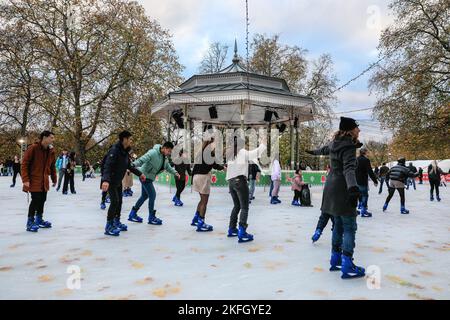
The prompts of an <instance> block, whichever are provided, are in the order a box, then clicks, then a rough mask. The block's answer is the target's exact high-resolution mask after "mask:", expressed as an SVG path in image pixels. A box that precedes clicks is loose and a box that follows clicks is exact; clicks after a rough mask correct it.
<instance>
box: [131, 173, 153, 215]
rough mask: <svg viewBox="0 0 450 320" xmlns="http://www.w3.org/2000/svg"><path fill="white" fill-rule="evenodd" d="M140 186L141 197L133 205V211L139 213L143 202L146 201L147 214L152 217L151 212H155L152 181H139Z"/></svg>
mask: <svg viewBox="0 0 450 320" xmlns="http://www.w3.org/2000/svg"><path fill="white" fill-rule="evenodd" d="M141 185H142V192H141V197H140V198H139V199H138V201H137V202H136V204H135V205H134V209H135V210H136V211H139V209H140V208H141V207H142V205H143V204H144V202H145V201H147V199H148V213H149V215H150V216H152V215H153V212H154V211H155V200H156V190H155V187H154V186H153V181H152V180H149V179H147V180H145V182H142V181H141Z"/></svg>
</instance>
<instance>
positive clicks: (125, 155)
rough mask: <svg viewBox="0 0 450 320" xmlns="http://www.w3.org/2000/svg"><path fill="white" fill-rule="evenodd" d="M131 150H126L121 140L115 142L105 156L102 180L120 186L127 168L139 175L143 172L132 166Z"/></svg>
mask: <svg viewBox="0 0 450 320" xmlns="http://www.w3.org/2000/svg"><path fill="white" fill-rule="evenodd" d="M129 152H130V150H125V149H124V147H123V145H122V143H121V142H117V143H116V144H114V145H113V146H112V147H111V149H109V151H108V153H107V155H106V156H105V158H104V162H103V163H104V165H103V166H102V181H105V182H109V184H110V185H112V186H119V185H120V184H121V183H122V179H123V177H124V176H125V173H126V172H127V170H130V171H131V172H132V173H134V174H135V175H137V176H140V175H142V173H141V172H140V171H139V170H138V169H136V168H135V167H133V166H132V164H131V160H130V154H129Z"/></svg>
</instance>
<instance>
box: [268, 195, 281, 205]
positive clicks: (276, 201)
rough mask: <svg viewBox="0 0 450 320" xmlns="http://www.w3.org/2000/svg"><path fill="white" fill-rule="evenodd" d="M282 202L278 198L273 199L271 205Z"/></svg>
mask: <svg viewBox="0 0 450 320" xmlns="http://www.w3.org/2000/svg"><path fill="white" fill-rule="evenodd" d="M280 203H281V201H280V200H278V199H277V197H272V198H271V199H270V204H280Z"/></svg>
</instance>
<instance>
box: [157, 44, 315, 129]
mask: <svg viewBox="0 0 450 320" xmlns="http://www.w3.org/2000/svg"><path fill="white" fill-rule="evenodd" d="M211 106H215V107H216V109H217V113H218V119H215V120H212V119H211V118H210V115H209V108H210V107H211ZM185 107H187V109H188V117H189V119H191V120H201V121H203V122H204V123H207V124H212V125H225V126H229V127H239V126H240V125H241V108H243V109H242V110H243V112H244V115H245V117H244V125H245V126H266V125H267V123H266V122H265V121H264V114H265V111H266V110H267V109H269V110H270V111H275V112H276V113H277V114H278V117H279V118H278V119H276V118H274V119H273V120H272V123H283V122H288V121H290V120H293V119H294V118H298V119H299V121H300V122H304V121H310V120H313V100H312V99H311V98H310V97H307V96H303V95H299V94H295V93H292V92H291V91H290V89H289V87H288V85H287V83H286V81H285V80H283V79H280V78H275V77H269V76H264V75H260V74H256V73H251V72H247V70H246V69H245V67H243V66H242V65H241V64H240V59H239V57H238V54H237V44H235V55H234V58H233V63H232V64H231V65H230V66H228V67H226V68H225V69H223V70H221V71H219V72H218V73H214V74H205V75H194V76H193V77H191V78H190V79H189V80H187V81H186V82H184V83H183V84H181V85H180V88H179V90H176V91H173V92H170V93H169V94H168V96H167V97H166V98H165V99H163V100H162V101H159V102H157V103H156V104H155V105H154V106H153V108H152V114H153V115H155V116H157V117H160V118H166V119H167V118H168V117H169V116H170V115H171V114H172V113H173V112H174V111H176V110H180V109H181V110H183V111H185Z"/></svg>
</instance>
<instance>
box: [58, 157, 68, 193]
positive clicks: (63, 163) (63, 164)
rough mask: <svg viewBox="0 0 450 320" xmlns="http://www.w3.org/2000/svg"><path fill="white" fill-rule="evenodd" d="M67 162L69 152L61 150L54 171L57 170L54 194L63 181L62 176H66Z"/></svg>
mask: <svg viewBox="0 0 450 320" xmlns="http://www.w3.org/2000/svg"><path fill="white" fill-rule="evenodd" d="M68 162H69V152H68V151H67V150H63V152H62V154H61V155H60V156H59V157H58V159H57V160H56V170H58V186H57V187H56V192H58V191H59V189H61V184H62V182H63V180H64V175H65V174H66V168H67V164H68Z"/></svg>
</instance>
